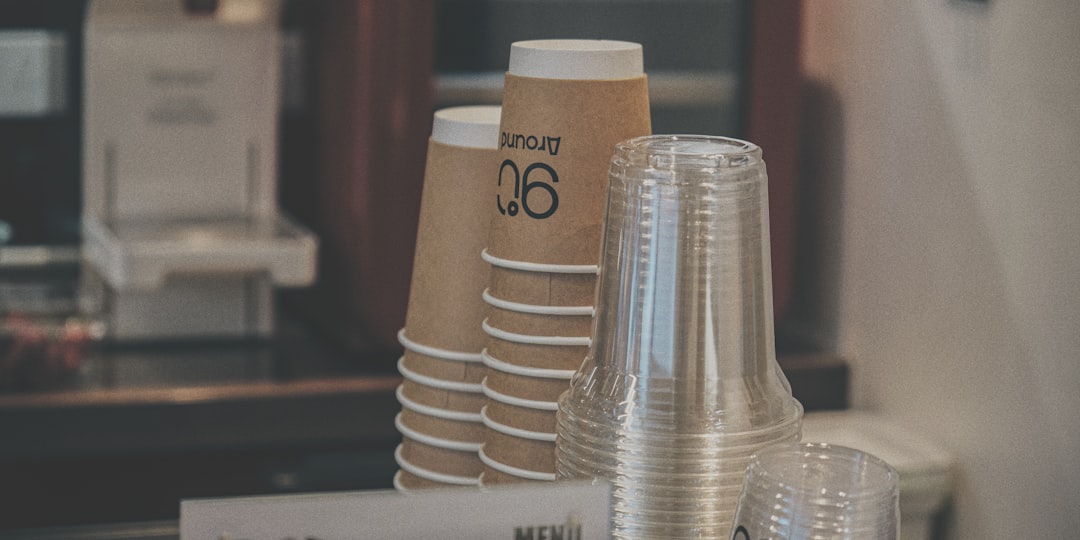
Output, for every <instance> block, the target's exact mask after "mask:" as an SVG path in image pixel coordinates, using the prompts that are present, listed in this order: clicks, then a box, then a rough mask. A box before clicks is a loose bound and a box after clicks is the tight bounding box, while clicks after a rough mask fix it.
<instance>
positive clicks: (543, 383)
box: [483, 369, 573, 403]
mask: <svg viewBox="0 0 1080 540" xmlns="http://www.w3.org/2000/svg"><path fill="white" fill-rule="evenodd" d="M568 373H571V374H572V373H573V372H572V371H568ZM483 386H484V387H485V388H487V389H488V390H489V391H491V392H498V393H499V394H501V395H504V396H509V397H514V398H520V399H523V400H528V401H546V402H552V403H554V402H556V401H558V399H559V396H561V395H562V393H563V392H565V391H567V390H569V389H570V378H569V377H567V378H565V379H562V378H554V379H553V378H546V377H534V376H528V375H521V374H514V373H507V372H504V371H496V370H493V369H492V370H488V374H487V376H486V377H484V382H483ZM489 399H490V398H489Z"/></svg>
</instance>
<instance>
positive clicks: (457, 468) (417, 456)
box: [399, 437, 484, 478]
mask: <svg viewBox="0 0 1080 540" xmlns="http://www.w3.org/2000/svg"><path fill="white" fill-rule="evenodd" d="M400 448H401V457H402V459H404V460H405V461H406V462H408V463H410V464H412V465H415V466H416V467H419V468H421V469H425V470H428V471H432V472H435V473H439V474H446V475H454V476H461V477H471V478H478V477H479V476H480V473H481V471H483V470H484V464H483V462H481V461H480V457H479V455H478V454H477V452H478V450H455V449H450V448H441V447H438V446H434V445H432V444H427V443H422V442H419V441H415V440H413V439H410V438H409V437H402V440H401V446H400ZM399 465H400V464H399Z"/></svg>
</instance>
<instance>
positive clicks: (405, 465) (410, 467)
mask: <svg viewBox="0 0 1080 540" xmlns="http://www.w3.org/2000/svg"><path fill="white" fill-rule="evenodd" d="M401 446H402V445H400V444H399V445H397V448H395V449H394V461H396V462H397V464H398V466H399V467H401V469H402V470H404V471H406V472H408V473H409V474H412V475H414V476H419V477H420V478H423V479H424V480H431V481H432V482H442V483H444V484H454V485H458V486H476V485H480V477H479V476H477V477H476V478H473V477H471V476H458V475H456V474H446V473H441V472H438V471H432V470H430V469H425V468H423V467H420V466H419V465H415V464H413V463H412V462H410V461H409V460H407V459H405V457H404V456H402V455H401Z"/></svg>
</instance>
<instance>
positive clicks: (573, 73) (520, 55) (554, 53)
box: [508, 39, 645, 80]
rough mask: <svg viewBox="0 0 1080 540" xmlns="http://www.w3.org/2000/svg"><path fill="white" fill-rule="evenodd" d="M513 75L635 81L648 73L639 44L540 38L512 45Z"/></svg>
mask: <svg viewBox="0 0 1080 540" xmlns="http://www.w3.org/2000/svg"><path fill="white" fill-rule="evenodd" d="M508 71H509V72H510V73H512V74H514V75H520V76H523V77H535V78H541V79H568V80H609V79H632V78H635V77H640V76H641V75H642V74H644V73H645V68H644V60H643V55H642V47H641V44H640V43H633V42H630V41H617V40H606V39H538V40H530V41H518V42H515V43H512V44H511V45H510V67H509V70H508Z"/></svg>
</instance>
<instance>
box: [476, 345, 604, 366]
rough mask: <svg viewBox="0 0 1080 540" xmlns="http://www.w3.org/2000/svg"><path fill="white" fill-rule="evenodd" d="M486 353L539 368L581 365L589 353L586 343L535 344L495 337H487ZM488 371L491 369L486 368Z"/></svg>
mask: <svg viewBox="0 0 1080 540" xmlns="http://www.w3.org/2000/svg"><path fill="white" fill-rule="evenodd" d="M487 352H488V355H489V356H491V357H492V358H497V359H499V360H502V361H503V362H506V363H508V364H513V365H515V366H525V367H534V368H541V369H572V370H576V369H577V368H579V367H581V363H582V362H584V361H585V356H587V355H588V354H589V347H588V345H536V344H532V343H517V342H514V341H506V340H505V339H499V338H497V337H490V338H488V346H487ZM488 371H491V370H490V369H488Z"/></svg>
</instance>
